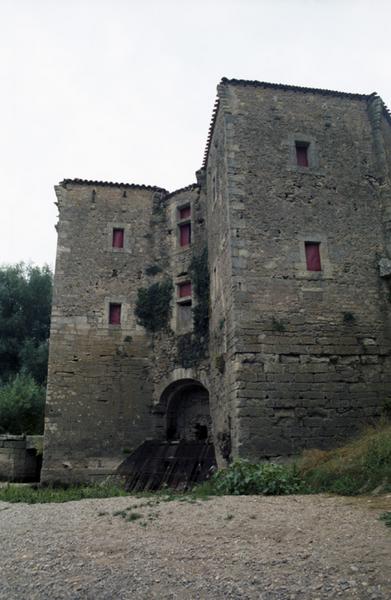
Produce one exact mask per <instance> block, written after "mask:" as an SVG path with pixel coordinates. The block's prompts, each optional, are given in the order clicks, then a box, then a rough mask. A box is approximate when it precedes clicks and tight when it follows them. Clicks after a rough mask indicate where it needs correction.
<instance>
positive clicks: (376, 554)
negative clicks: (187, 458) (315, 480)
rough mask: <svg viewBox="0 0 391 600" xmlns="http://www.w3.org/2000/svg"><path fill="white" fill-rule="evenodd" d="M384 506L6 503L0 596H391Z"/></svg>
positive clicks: (317, 500) (267, 500)
mask: <svg viewBox="0 0 391 600" xmlns="http://www.w3.org/2000/svg"><path fill="white" fill-rule="evenodd" d="M382 503H383V504H382V505H381V506H380V505H379V504H377V505H376V503H375V510H370V507H371V501H370V500H365V499H364V500H361V501H357V500H353V499H347V498H335V497H327V496H288V497H274V498H271V497H261V496H236V497H232V496H231V497H229V496H227V497H218V498H213V499H211V500H208V501H197V502H196V503H189V502H178V501H173V502H160V503H155V501H154V500H147V499H143V500H140V499H137V498H134V497H133V498H132V497H125V498H109V499H104V500H102V499H99V500H82V501H80V502H68V503H65V504H41V505H26V504H7V503H5V502H0V533H1V544H0V598H1V599H3V598H4V599H7V600H13V599H17V600H24V599H29V600H33V599H41V598H45V599H46V598H50V599H51V600H55V599H60V598H66V599H69V598H72V599H78V598H83V599H84V598H87V599H91V600H92V599H93V600H100V599H107V600H111V599H115V600H117V599H119V600H120V599H132V600H138V599H143V600H151V599H154V598H156V599H159V600H161V599H176V598H178V599H181V600H186V599H215V598H216V599H224V600H225V599H253V598H257V599H261V600H274V599H276V600H277V599H278V600H280V599H281V600H285V599H292V600H296V599H297V600H299V599H300V600H303V599H308V600H317V599H319V600H322V599H324V598H343V599H344V600H345V599H349V598H360V599H365V600H367V599H370V600H375V599H387V600H389V598H391V560H390V559H391V531H390V530H389V529H388V528H387V527H385V526H384V524H383V523H380V522H379V521H378V520H377V517H378V515H379V514H380V513H381V512H382V511H383V510H386V509H388V510H391V496H388V497H386V498H384V497H383V500H382ZM387 503H388V505H387ZM121 511H122V512H121ZM118 513H119V514H118ZM134 513H136V516H134V517H131V516H130V515H132V514H134ZM132 518H134V519H135V520H133V521H131V520H129V519H132Z"/></svg>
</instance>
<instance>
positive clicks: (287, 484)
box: [210, 460, 305, 496]
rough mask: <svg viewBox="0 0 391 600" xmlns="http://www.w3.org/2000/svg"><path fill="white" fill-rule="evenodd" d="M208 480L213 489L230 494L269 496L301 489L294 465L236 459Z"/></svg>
mask: <svg viewBox="0 0 391 600" xmlns="http://www.w3.org/2000/svg"><path fill="white" fill-rule="evenodd" d="M210 484H211V486H212V489H213V490H215V491H216V492H217V493H220V494H233V495H242V494H243V495H248V494H262V495H265V496H269V495H283V494H297V493H300V492H301V493H303V492H304V491H305V486H304V484H303V481H302V480H301V478H300V476H299V474H298V472H297V470H296V468H295V466H294V465H276V464H273V463H260V464H251V463H250V462H249V461H247V460H236V461H235V462H233V463H232V464H231V465H230V466H229V467H228V468H227V469H222V470H220V471H217V473H215V474H214V475H213V477H212V479H211V481H210Z"/></svg>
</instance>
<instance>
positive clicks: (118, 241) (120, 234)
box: [113, 228, 124, 248]
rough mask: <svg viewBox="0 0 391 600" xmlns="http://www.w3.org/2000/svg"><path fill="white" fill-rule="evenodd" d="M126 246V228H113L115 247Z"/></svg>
mask: <svg viewBox="0 0 391 600" xmlns="http://www.w3.org/2000/svg"><path fill="white" fill-rule="evenodd" d="M123 247H124V230H123V229H120V228H114V229H113V248H123Z"/></svg>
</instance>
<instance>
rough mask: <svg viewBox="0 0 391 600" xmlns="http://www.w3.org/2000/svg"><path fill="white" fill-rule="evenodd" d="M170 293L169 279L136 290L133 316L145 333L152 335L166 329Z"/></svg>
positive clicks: (169, 313)
mask: <svg viewBox="0 0 391 600" xmlns="http://www.w3.org/2000/svg"><path fill="white" fill-rule="evenodd" d="M172 292H173V285H172V282H171V281H170V280H169V279H166V280H165V281H162V282H157V283H153V284H152V285H150V286H149V287H148V288H139V289H138V291H137V300H136V308H135V310H134V314H135V315H136V317H137V319H138V323H139V324H140V325H142V326H143V327H145V329H146V330H147V331H150V332H152V333H154V332H156V331H159V330H161V329H167V328H168V325H169V320H170V316H171V300H172Z"/></svg>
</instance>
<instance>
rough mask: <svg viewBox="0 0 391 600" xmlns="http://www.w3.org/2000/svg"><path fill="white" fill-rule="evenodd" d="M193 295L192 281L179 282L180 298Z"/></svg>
mask: <svg viewBox="0 0 391 600" xmlns="http://www.w3.org/2000/svg"><path fill="white" fill-rule="evenodd" d="M189 297H191V281H186V282H184V283H179V284H178V298H189Z"/></svg>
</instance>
